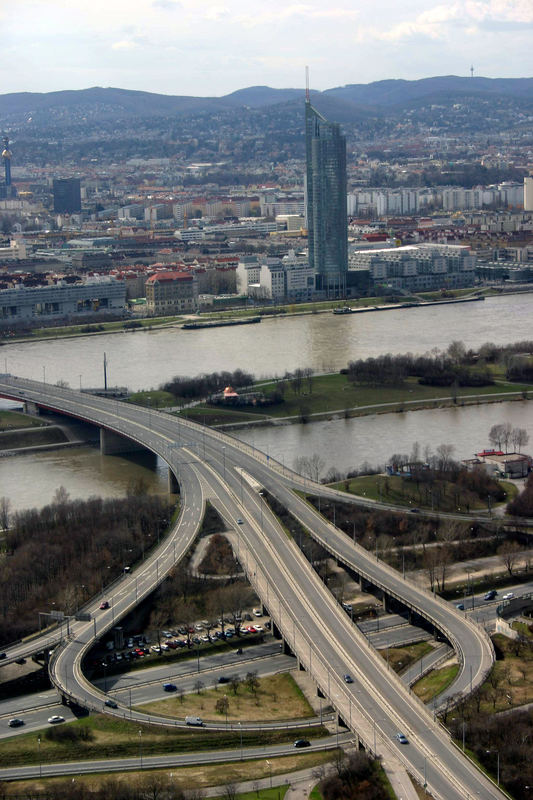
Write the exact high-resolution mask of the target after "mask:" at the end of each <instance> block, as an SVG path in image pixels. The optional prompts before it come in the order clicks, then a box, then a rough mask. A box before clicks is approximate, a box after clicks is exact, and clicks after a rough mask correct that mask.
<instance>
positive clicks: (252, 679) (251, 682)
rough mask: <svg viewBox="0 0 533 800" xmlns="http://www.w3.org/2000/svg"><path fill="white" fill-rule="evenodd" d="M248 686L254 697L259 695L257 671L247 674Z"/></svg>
mask: <svg viewBox="0 0 533 800" xmlns="http://www.w3.org/2000/svg"><path fill="white" fill-rule="evenodd" d="M246 686H247V687H248V689H249V690H250V691H251V693H252V694H253V695H254V696H255V695H256V694H257V690H258V688H259V678H258V677H257V670H256V669H254V670H252V671H251V672H247V673H246Z"/></svg>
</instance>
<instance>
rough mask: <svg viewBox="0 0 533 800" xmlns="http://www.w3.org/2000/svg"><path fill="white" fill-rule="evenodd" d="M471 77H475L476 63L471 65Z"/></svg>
mask: <svg viewBox="0 0 533 800" xmlns="http://www.w3.org/2000/svg"><path fill="white" fill-rule="evenodd" d="M470 77H471V78H473V77H474V65H473V64H472V66H471V67H470Z"/></svg>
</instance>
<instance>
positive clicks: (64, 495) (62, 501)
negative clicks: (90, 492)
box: [52, 486, 70, 506]
mask: <svg viewBox="0 0 533 800" xmlns="http://www.w3.org/2000/svg"><path fill="white" fill-rule="evenodd" d="M69 500H70V495H69V493H68V492H67V490H66V489H65V487H64V486H60V487H59V488H58V489H56V490H55V493H54V497H53V499H52V505H54V506H64V505H66V504H67V503H68V501H69Z"/></svg>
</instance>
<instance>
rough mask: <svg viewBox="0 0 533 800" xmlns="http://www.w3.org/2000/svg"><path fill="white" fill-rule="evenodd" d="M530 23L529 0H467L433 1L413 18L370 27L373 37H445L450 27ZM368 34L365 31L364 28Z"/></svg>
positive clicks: (532, 14)
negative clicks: (375, 27) (443, 2)
mask: <svg viewBox="0 0 533 800" xmlns="http://www.w3.org/2000/svg"><path fill="white" fill-rule="evenodd" d="M531 23H533V3H532V2H531V0H466V1H465V2H455V3H449V4H446V5H442V4H440V5H435V6H433V8H429V9H427V10H425V11H423V12H422V13H420V14H417V15H416V16H415V17H414V18H413V19H411V20H409V19H407V20H404V21H402V22H400V23H398V24H397V25H393V26H392V27H390V28H389V29H388V30H387V29H383V28H381V29H372V35H373V37H374V38H376V39H383V40H385V41H392V42H397V41H401V40H403V39H408V38H411V37H414V36H420V35H421V36H425V37H427V38H429V39H439V38H444V37H446V36H448V35H449V33H450V30H451V29H452V28H454V27H455V28H457V27H460V28H462V29H463V30H464V31H465V32H466V33H467V34H468V35H470V36H472V35H476V34H477V33H478V30H479V28H484V29H486V30H491V31H496V32H497V31H500V30H501V31H503V30H509V29H510V30H513V29H518V28H519V27H520V26H523V25H526V26H527V25H529V24H531ZM367 35H368V31H367Z"/></svg>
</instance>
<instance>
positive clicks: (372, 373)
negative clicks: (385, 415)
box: [341, 340, 533, 386]
mask: <svg viewBox="0 0 533 800" xmlns="http://www.w3.org/2000/svg"><path fill="white" fill-rule="evenodd" d="M531 353H533V341H529V340H526V341H520V342H515V343H514V344H508V345H496V344H493V343H492V342H487V343H485V344H483V345H482V346H481V347H479V348H478V349H477V350H472V349H467V348H466V346H465V345H464V343H463V342H461V341H459V340H456V341H453V342H452V343H451V344H450V345H449V347H448V348H447V349H446V350H445V351H438V350H434V351H432V352H431V353H425V354H423V355H413V354H412V353H404V354H400V355H392V354H391V353H387V354H385V355H381V356H377V357H375V358H367V359H357V360H356V361H350V362H349V363H348V367H347V368H346V369H343V370H341V373H343V374H345V375H347V377H348V380H350V381H353V382H356V383H362V384H368V385H371V386H399V385H401V384H402V383H403V382H404V381H405V380H406V379H407V378H408V377H415V378H418V381H419V383H420V384H423V385H427V386H452V385H453V384H456V385H457V386H489V385H491V384H493V383H494V378H493V376H492V372H491V370H490V369H489V368H488V365H489V364H495V363H496V362H500V363H501V364H502V366H503V367H504V368H505V369H506V377H507V380H510V381H523V382H528V381H533V362H532V360H531V358H530V354H531Z"/></svg>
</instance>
